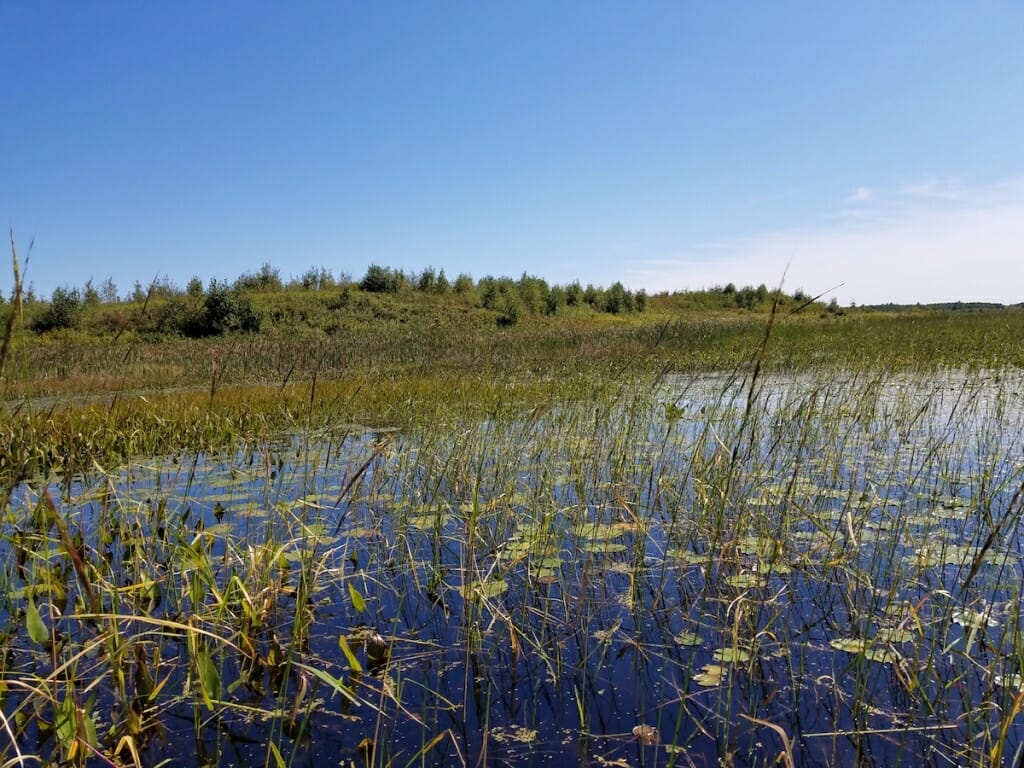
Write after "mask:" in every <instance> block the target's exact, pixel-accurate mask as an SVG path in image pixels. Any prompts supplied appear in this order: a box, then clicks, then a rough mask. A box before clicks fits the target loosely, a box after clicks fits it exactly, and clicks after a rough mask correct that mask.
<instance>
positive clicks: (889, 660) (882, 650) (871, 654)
mask: <svg viewBox="0 0 1024 768" xmlns="http://www.w3.org/2000/svg"><path fill="white" fill-rule="evenodd" d="M864 658H865V659H869V660H870V661H877V662H879V663H881V664H896V663H898V662H899V661H901V660H902V658H903V657H902V656H900V655H899V653H897V652H896V649H895V648H889V647H888V646H884V645H883V646H875V647H874V648H867V649H865V651H864Z"/></svg>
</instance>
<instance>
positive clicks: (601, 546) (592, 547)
mask: <svg viewBox="0 0 1024 768" xmlns="http://www.w3.org/2000/svg"><path fill="white" fill-rule="evenodd" d="M625 549H626V545H625V544H619V543H618V542H614V541H585V542H583V543H582V544H580V551H581V552H591V553H603V554H612V553H614V552H624V551H625Z"/></svg>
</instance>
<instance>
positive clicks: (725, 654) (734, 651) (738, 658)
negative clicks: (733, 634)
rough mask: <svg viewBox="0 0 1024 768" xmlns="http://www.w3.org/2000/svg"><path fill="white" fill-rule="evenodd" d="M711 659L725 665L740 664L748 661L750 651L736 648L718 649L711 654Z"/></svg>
mask: <svg viewBox="0 0 1024 768" xmlns="http://www.w3.org/2000/svg"><path fill="white" fill-rule="evenodd" d="M711 658H713V659H714V660H715V661H724V662H725V663H726V664H742V663H743V662H745V661H750V651H747V650H744V649H743V648H738V647H732V648H719V649H718V650H717V651H715V652H714V653H713V654H711Z"/></svg>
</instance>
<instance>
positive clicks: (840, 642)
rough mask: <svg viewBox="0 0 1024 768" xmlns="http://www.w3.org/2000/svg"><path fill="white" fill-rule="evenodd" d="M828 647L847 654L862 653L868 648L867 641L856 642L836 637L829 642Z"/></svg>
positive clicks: (856, 640) (853, 639)
mask: <svg viewBox="0 0 1024 768" xmlns="http://www.w3.org/2000/svg"><path fill="white" fill-rule="evenodd" d="M829 645H831V646H832V647H833V648H835V649H836V650H837V651H846V652H847V653H864V651H865V649H866V648H867V647H868V641H867V640H858V639H857V638H854V637H837V638H834V639H833V640H830V641H829Z"/></svg>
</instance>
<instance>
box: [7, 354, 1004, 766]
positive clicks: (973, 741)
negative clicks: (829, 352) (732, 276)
mask: <svg viewBox="0 0 1024 768" xmlns="http://www.w3.org/2000/svg"><path fill="white" fill-rule="evenodd" d="M749 386H750V385H749V382H748V381H744V380H741V379H731V378H728V377H701V378H687V377H674V378H672V377H670V378H668V379H667V380H663V381H661V382H660V383H658V384H656V385H645V386H633V385H626V384H623V386H622V388H621V390H620V391H619V392H618V393H617V394H616V395H614V396H611V395H607V394H602V395H601V396H596V395H595V396H593V397H587V396H585V395H584V396H581V397H580V398H579V399H578V400H576V401H574V402H566V403H561V404H558V405H553V406H552V407H549V408H539V409H536V410H535V411H533V412H531V413H519V414H516V415H514V416H510V415H492V416H490V417H488V416H486V415H483V416H478V417H474V418H468V417H467V418H464V419H460V420H456V421H453V422H451V423H443V424H442V423H435V424H429V425H424V426H422V427H418V428H413V429H405V430H401V431H398V430H386V429H367V428H355V427H353V428H347V429H346V428H337V429H332V430H330V431H325V432H315V433H314V432H312V431H310V432H307V433H304V434H300V435H289V436H283V437H279V438H275V439H266V440H261V441H255V442H253V443H251V444H247V445H245V446H241V447H240V448H239V449H238V450H237V451H236V452H234V453H231V454H225V455H216V456H214V455H198V456H195V455H193V456H186V455H180V456H169V457H162V458H137V459H134V460H132V461H131V462H130V463H129V464H128V465H126V466H125V467H121V468H117V469H109V468H106V469H105V468H101V467H99V466H97V467H96V468H95V469H96V471H95V473H93V474H91V475H89V476H86V477H76V478H71V479H51V480H50V481H49V482H45V481H41V482H37V483H28V484H24V485H21V486H19V487H18V488H16V489H15V492H14V493H13V494H12V496H11V499H10V501H9V504H8V506H7V508H6V509H5V510H4V516H3V521H2V534H3V539H2V545H0V559H2V563H3V571H2V573H3V577H2V578H3V590H2V602H0V615H2V616H3V619H4V625H5V626H6V629H5V630H4V633H3V635H2V638H0V642H2V645H3V648H2V651H3V655H2V665H0V705H2V710H0V711H2V713H3V720H2V722H0V744H2V745H3V746H2V747H0V759H2V760H3V761H4V762H3V765H5V766H7V765H12V766H13V765H34V764H80V765H90V766H93V765H95V766H101V765H119V766H121V765H145V766H156V765H208V766H250V765H263V766H271V767H273V768H278V767H279V766H292V765H295V766H413V765H429V766H463V765H472V766H479V765H488V766H491V765H493V766H506V765H507V766H532V765H536V766H545V765H553V766H566V765H579V766H712V765H731V766H769V765H776V764H778V765H799V766H848V765H858V764H859V765H893V766H895V765H908V766H923V765H934V766H954V765H956V766H962V765H979V766H980V765H985V766H990V765H1001V764H1006V765H1011V764H1012V765H1018V764H1020V760H1021V753H1022V750H1024V746H1022V745H1024V721H1022V716H1021V710H1022V701H1024V684H1022V673H1024V669H1022V667H1024V639H1022V635H1021V630H1022V621H1021V589H1020V587H1021V581H1022V572H1021V570H1022V568H1021V555H1022V547H1021V538H1020V530H1019V529H1020V525H1019V523H1020V519H1021V513H1022V508H1024V498H1022V494H1021V486H1022V482H1024V453H1022V444H1024V443H1022V432H1024V409H1022V401H1024V376H1022V374H1021V373H1020V372H1017V371H1003V372H996V371H992V372H985V373H983V374H973V375H967V374H964V373H960V372H947V373H941V374H931V375H928V376H924V375H919V376H911V375H907V376H902V377H898V376H885V377H882V376H874V377H872V376H866V375H864V374H852V373H851V374H848V375H842V374H835V373H831V374H829V375H827V376H826V375H820V376H815V375H809V376H795V377H786V378H783V377H766V378H764V379H763V380H762V381H761V382H760V383H759V384H758V386H757V387H756V388H755V389H754V391H753V392H750V391H749Z"/></svg>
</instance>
